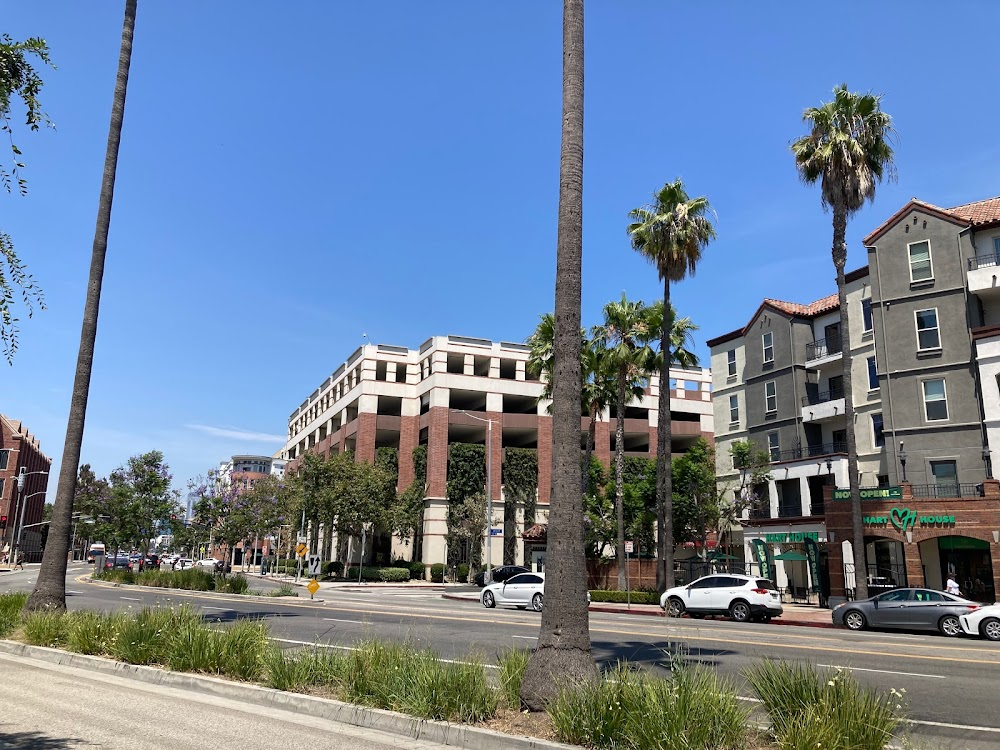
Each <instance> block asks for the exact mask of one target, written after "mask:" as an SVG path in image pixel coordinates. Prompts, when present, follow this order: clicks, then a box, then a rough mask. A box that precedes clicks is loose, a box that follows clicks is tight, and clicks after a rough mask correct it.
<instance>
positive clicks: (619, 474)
mask: <svg viewBox="0 0 1000 750" xmlns="http://www.w3.org/2000/svg"><path fill="white" fill-rule="evenodd" d="M625 377H626V375H625V373H624V372H621V373H619V374H618V404H617V409H618V414H617V417H618V418H617V420H616V425H615V521H616V522H617V524H618V539H617V544H616V545H615V558H616V559H617V561H618V590H619V591H624V590H625V499H624V495H625V478H624V475H625Z"/></svg>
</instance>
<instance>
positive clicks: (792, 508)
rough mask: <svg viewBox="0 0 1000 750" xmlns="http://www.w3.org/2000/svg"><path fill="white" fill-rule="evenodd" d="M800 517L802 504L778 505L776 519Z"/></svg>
mask: <svg viewBox="0 0 1000 750" xmlns="http://www.w3.org/2000/svg"><path fill="white" fill-rule="evenodd" d="M801 515H802V502H801V501H799V502H797V503H788V504H783V503H778V518H797V517H798V516H801Z"/></svg>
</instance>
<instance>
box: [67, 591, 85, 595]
mask: <svg viewBox="0 0 1000 750" xmlns="http://www.w3.org/2000/svg"><path fill="white" fill-rule="evenodd" d="M66 593H67V594H77V595H80V594H83V592H82V591H66Z"/></svg>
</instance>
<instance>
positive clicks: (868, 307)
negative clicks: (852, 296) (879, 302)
mask: <svg viewBox="0 0 1000 750" xmlns="http://www.w3.org/2000/svg"><path fill="white" fill-rule="evenodd" d="M861 317H862V318H863V319H864V321H865V333H871V330H872V328H873V327H874V326H873V324H872V300H871V297H869V298H868V299H863V300H861Z"/></svg>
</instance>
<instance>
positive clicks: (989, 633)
mask: <svg viewBox="0 0 1000 750" xmlns="http://www.w3.org/2000/svg"><path fill="white" fill-rule="evenodd" d="M979 632H980V633H982V634H983V638H986V639H987V640H990V641H1000V620H998V619H996V618H995V617H988V618H987V619H985V620H983V621H982V623H981V624H980V625H979Z"/></svg>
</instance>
